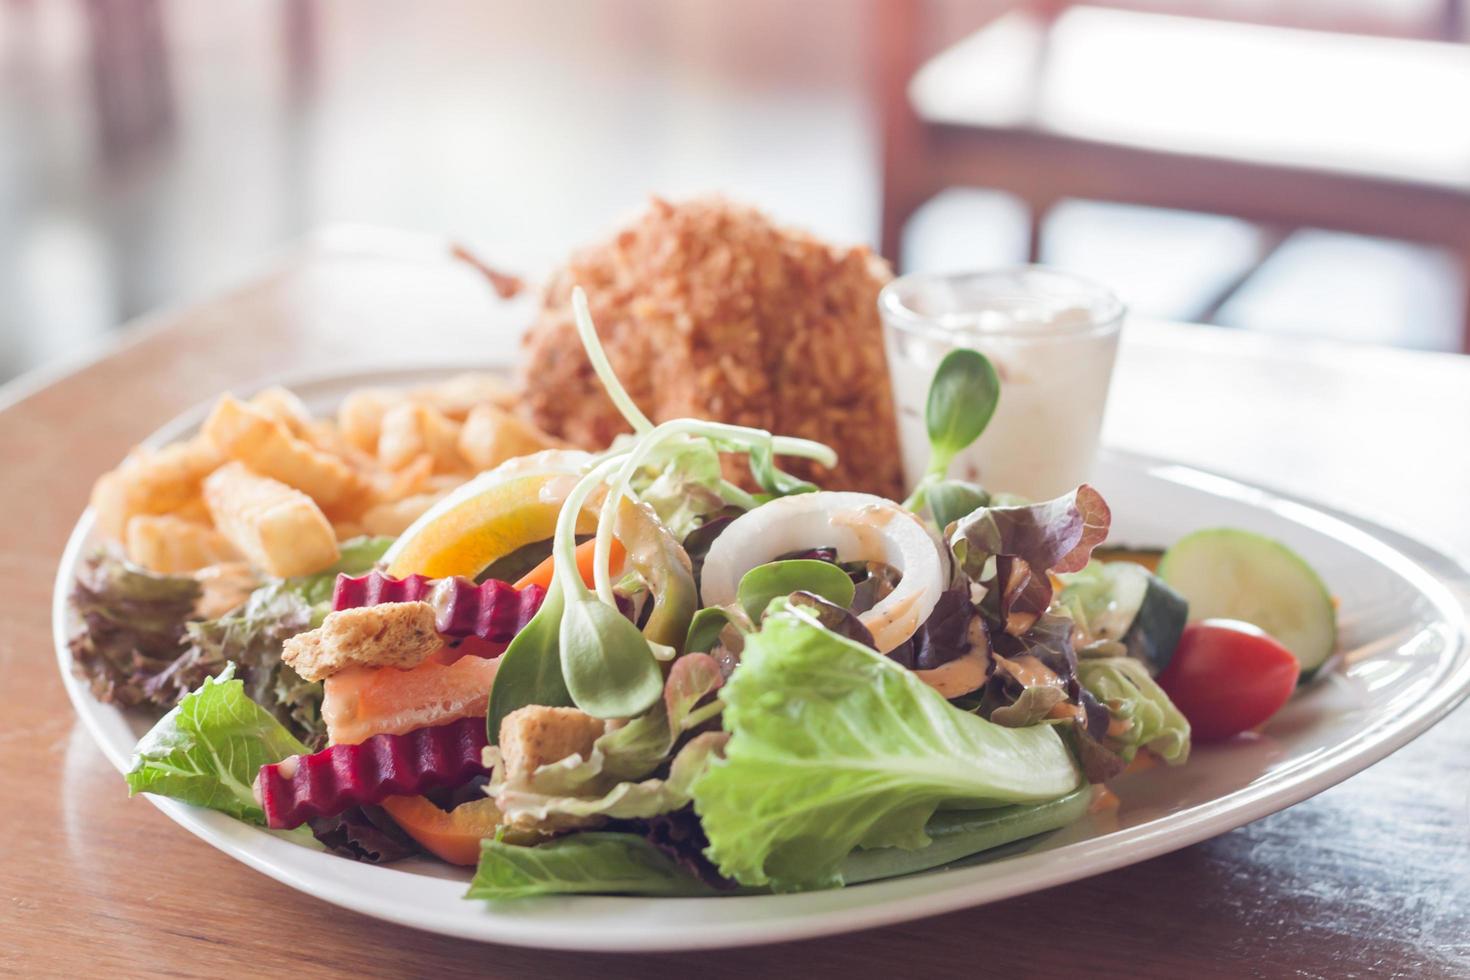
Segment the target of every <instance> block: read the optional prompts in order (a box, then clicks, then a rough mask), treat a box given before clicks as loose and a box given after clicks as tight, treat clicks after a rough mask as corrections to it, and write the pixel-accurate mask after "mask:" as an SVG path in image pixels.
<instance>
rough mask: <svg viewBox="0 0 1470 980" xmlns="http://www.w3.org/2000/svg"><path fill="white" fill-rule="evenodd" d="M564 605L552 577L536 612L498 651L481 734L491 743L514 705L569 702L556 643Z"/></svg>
mask: <svg viewBox="0 0 1470 980" xmlns="http://www.w3.org/2000/svg"><path fill="white" fill-rule="evenodd" d="M565 608H566V600H565V599H564V598H563V596H562V591H561V586H560V585H558V584H557V583H556V582H555V581H553V582H552V583H551V588H550V589H548V590H547V592H546V598H545V599H544V600H542V602H541V608H540V609H538V610H536V615H535V616H533V617H532V618H531V621H530V622H529V623H527V624H526V627H525V629H523V630H521V631H520V632H519V633H517V634H516V637H515V639H513V640H511V642H510V646H508V647H506V650H505V653H503V654H501V655H500V666H499V668H497V669H496V671H495V681H494V683H493V684H492V685H491V686H490V708H489V711H488V712H487V713H486V715H485V734H486V735H487V736H488V737H489V739H490V744H491V745H498V744H500V723H501V722H502V721H504V720H505V716H506V715H508V714H510V713H511V712H512V711H515V710H516V709H517V708H524V707H525V706H526V705H528V704H544V705H546V706H548V707H553V708H569V707H571V706H572V696H571V694H569V693H568V692H567V685H566V683H565V682H564V681H563V680H562V666H561V652H560V647H559V639H560V633H561V620H562V610H563V609H565Z"/></svg>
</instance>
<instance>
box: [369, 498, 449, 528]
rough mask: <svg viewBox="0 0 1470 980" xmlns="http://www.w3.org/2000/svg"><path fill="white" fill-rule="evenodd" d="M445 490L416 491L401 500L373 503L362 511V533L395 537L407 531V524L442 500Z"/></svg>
mask: <svg viewBox="0 0 1470 980" xmlns="http://www.w3.org/2000/svg"><path fill="white" fill-rule="evenodd" d="M445 492H447V491H444V492H439V493H416V494H414V495H413V496H411V497H404V498H403V499H401V500H390V501H386V502H384V503H381V504H374V505H373V506H371V507H369V508H368V509H367V510H365V511H363V512H362V521H361V527H362V529H363V533H365V534H375V535H383V536H385V537H391V538H396V537H398V535H400V534H402V533H403V532H404V531H407V530H408V527H409V525H410V524H412V523H413V522H414V521H416V520H418V519H419V518H420V517H422V516H423V514H424V512H425V511H427V510H428V509H429V508H430V507H432V506H434V504H436V503H438V502H439V501H440V500H442V499H443V498H444V493H445Z"/></svg>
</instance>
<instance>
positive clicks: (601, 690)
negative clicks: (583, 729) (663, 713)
mask: <svg viewBox="0 0 1470 980" xmlns="http://www.w3.org/2000/svg"><path fill="white" fill-rule="evenodd" d="M560 640H561V671H562V679H563V680H564V681H565V682H566V689H567V691H568V692H569V693H570V694H571V696H572V700H573V701H575V702H576V705H577V707H578V708H581V709H582V710H583V711H585V712H587V713H588V714H589V715H592V716H593V717H594V718H631V717H633V716H634V715H640V714H642V713H643V712H645V711H647V710H648V709H649V708H650V707H652V706H653V703H654V702H655V701H657V700H658V699H659V697H660V696H661V695H662V694H663V690H664V679H663V673H662V672H661V671H660V670H659V666H658V661H656V660H654V658H653V651H652V650H651V649H650V648H649V646H648V641H647V640H646V639H644V637H643V634H642V633H640V632H639V631H638V627H637V626H634V625H633V624H632V623H630V622H629V621H628V620H627V619H625V618H624V617H623V614H622V613H620V612H618V610H617V609H615V608H614V607H612V606H609V605H606V604H604V603H602V602H600V601H598V600H597V599H596V598H594V597H593V596H592V595H591V594H590V593H589V594H587V595H586V596H584V597H577V598H574V599H572V600H571V601H570V602H568V603H567V608H566V611H565V612H564V613H562V617H561V635H560Z"/></svg>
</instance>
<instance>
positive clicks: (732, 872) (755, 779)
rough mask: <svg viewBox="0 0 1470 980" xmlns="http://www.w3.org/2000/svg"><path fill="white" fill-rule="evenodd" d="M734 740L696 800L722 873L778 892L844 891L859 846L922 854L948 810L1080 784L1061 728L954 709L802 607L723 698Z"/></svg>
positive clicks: (745, 659)
mask: <svg viewBox="0 0 1470 980" xmlns="http://www.w3.org/2000/svg"><path fill="white" fill-rule="evenodd" d="M721 699H722V700H723V701H724V703H725V711H724V715H723V718H724V726H725V729H726V731H728V732H730V734H731V738H730V741H729V744H728V745H727V746H726V749H725V759H724V761H723V762H720V761H716V762H714V763H712V764H711V765H710V766H709V768H708V770H707V771H706V773H705V774H704V775H703V776H702V777H701V778H700V779H699V780H698V781H697V782H696V783H695V784H694V789H693V795H694V805H695V809H696V811H697V812H698V813H699V816H700V819H701V822H702V823H703V826H704V830H705V833H706V834H707V836H708V837H709V841H710V846H709V848H708V849H707V850H706V851H705V853H706V854H707V855H708V857H709V858H710V860H711V861H713V862H714V863H715V865H716V866H717V867H718V868H719V870H720V873H721V874H723V875H725V876H727V877H730V878H733V879H735V880H736V881H738V882H740V883H741V884H743V885H767V884H769V885H770V886H771V887H772V888H773V889H774V890H777V891H792V890H798V889H804V888H821V887H831V886H835V885H840V884H841V883H842V876H841V867H842V862H843V859H844V858H845V857H846V856H847V854H848V853H849V852H850V851H852V850H853V849H855V848H858V847H865V848H871V847H902V848H918V847H923V846H925V845H926V844H928V843H929V837H928V835H927V834H926V833H925V831H924V825H925V823H926V822H927V821H928V820H929V818H930V817H931V816H932V815H933V814H934V812H935V810H937V809H939V808H940V807H941V806H943V807H945V808H953V809H981V808H986V807H993V806H1001V805H1005V804H1010V803H1039V802H1043V801H1046V800H1051V799H1055V798H1057V797H1060V796H1064V795H1066V794H1067V793H1070V792H1071V791H1072V790H1074V789H1076V788H1077V786H1078V785H1079V782H1080V777H1079V774H1078V772H1077V767H1076V764H1075V763H1074V762H1073V760H1072V755H1071V753H1070V752H1069V751H1068V750H1067V748H1066V746H1065V745H1064V744H1063V742H1062V739H1061V737H1060V736H1058V734H1057V733H1056V731H1055V730H1054V729H1053V727H1052V726H1035V727H1031V728H1021V729H1009V728H1003V727H1001V726H999V725H994V724H992V723H990V722H988V721H986V720H984V719H983V718H980V717H978V716H976V715H973V714H969V713H967V712H964V711H961V710H959V709H957V708H954V707H952V706H951V705H950V704H949V703H948V702H947V701H945V700H944V698H943V696H942V695H940V694H939V693H938V692H936V691H935V690H934V689H933V688H931V687H929V686H928V685H927V684H925V683H924V682H923V681H921V680H919V679H918V678H917V677H916V676H914V674H913V673H912V672H911V671H908V670H905V669H904V668H902V667H901V666H899V665H898V664H896V663H894V662H893V661H891V660H890V659H889V658H887V657H884V656H881V655H880V654H878V653H875V652H874V651H872V650H870V649H867V648H865V647H863V646H860V645H858V644H856V643H853V642H852V641H850V640H846V639H843V638H842V637H839V636H837V635H836V634H834V633H832V632H830V631H828V630H826V629H824V628H822V627H821V626H820V625H818V624H817V622H816V620H815V619H813V618H811V617H810V616H809V615H807V614H805V613H803V612H802V611H800V610H799V609H797V608H793V607H789V606H788V607H787V608H786V609H785V610H783V611H781V612H779V613H775V614H772V615H770V616H768V617H767V619H766V621H765V623H764V625H763V626H762V628H761V630H760V632H758V633H756V634H754V635H752V636H751V637H749V638H748V640H747V643H746V647H745V650H744V653H743V654H742V660H741V665H740V667H739V668H737V669H736V671H735V673H734V675H733V676H732V677H731V679H730V680H729V681H728V682H727V683H726V685H725V687H724V688H722V689H721Z"/></svg>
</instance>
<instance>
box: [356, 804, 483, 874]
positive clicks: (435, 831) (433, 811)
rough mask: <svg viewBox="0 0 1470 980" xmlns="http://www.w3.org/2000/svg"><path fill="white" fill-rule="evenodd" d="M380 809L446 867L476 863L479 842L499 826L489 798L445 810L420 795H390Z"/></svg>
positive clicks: (478, 859) (478, 855) (477, 860)
mask: <svg viewBox="0 0 1470 980" xmlns="http://www.w3.org/2000/svg"><path fill="white" fill-rule="evenodd" d="M381 806H382V807H383V809H384V810H387V811H388V816H390V817H392V818H393V820H394V822H395V823H397V824H398V826H400V827H402V828H403V832H404V833H406V834H408V836H410V837H412V838H413V839H414V840H416V841H418V842H419V843H420V844H422V845H423V846H424V850H426V851H428V852H429V853H430V854H432V855H434V856H435V857H437V858H440V859H441V860H444V861H448V862H449V863H450V864H462V865H467V866H470V867H473V866H474V865H476V864H478V863H479V861H480V841H482V840H484V839H485V838H486V837H494V836H495V830H496V828H497V827H499V826H500V810H499V809H498V808H497V807H496V806H495V801H494V800H492V799H483V800H475V801H474V802H472V803H462V804H460V805H459V806H457V807H455V808H454V809H453V810H448V811H445V810H441V809H439V808H438V807H437V806H435V805H434V804H433V803H431V802H430V801H428V800H427V799H425V798H424V797H422V796H390V797H388V798H387V799H386V800H383V801H382V803H381Z"/></svg>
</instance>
